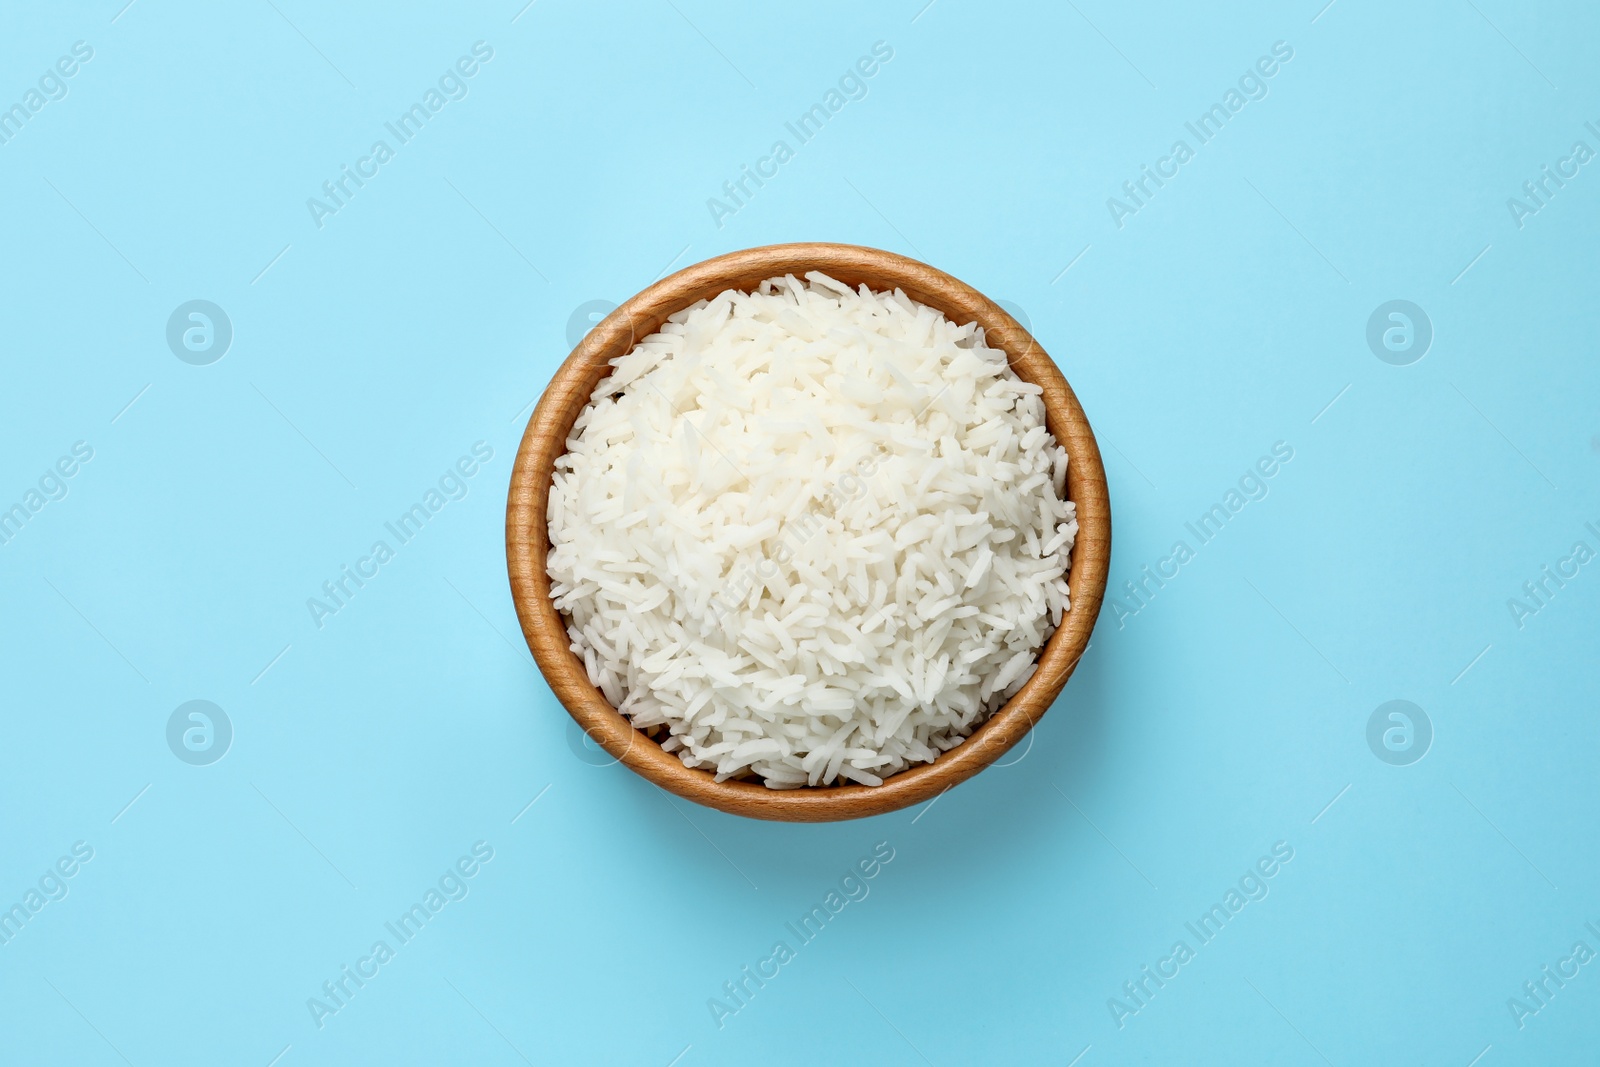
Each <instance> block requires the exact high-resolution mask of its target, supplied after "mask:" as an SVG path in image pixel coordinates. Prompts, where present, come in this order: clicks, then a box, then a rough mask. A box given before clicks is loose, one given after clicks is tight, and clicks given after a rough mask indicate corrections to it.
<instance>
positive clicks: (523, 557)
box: [506, 244, 1111, 822]
mask: <svg viewBox="0 0 1600 1067" xmlns="http://www.w3.org/2000/svg"><path fill="white" fill-rule="evenodd" d="M811 270H820V271H823V272H824V273H826V274H828V275H830V276H832V277H834V278H837V279H838V280H840V281H842V282H846V283H848V284H849V285H851V286H852V287H854V286H856V285H859V284H860V283H862V282H865V283H866V284H867V285H868V287H870V288H872V289H875V290H887V289H894V288H896V287H898V288H900V289H902V290H904V291H905V293H906V295H907V296H909V297H911V298H912V299H913V300H917V301H920V302H921V303H924V304H927V305H928V306H930V307H933V308H937V309H938V310H939V311H941V312H943V313H944V314H945V315H946V316H947V317H949V318H950V319H951V320H952V321H953V322H956V323H958V324H964V323H968V322H973V321H976V322H977V323H978V324H979V325H981V326H982V327H983V328H984V331H985V333H986V335H987V337H988V342H989V344H990V345H991V346H993V347H996V348H1002V349H1004V350H1005V352H1006V355H1007V357H1008V359H1009V360H1010V362H1011V366H1012V367H1013V368H1014V369H1015V370H1016V372H1017V375H1018V376H1019V377H1021V378H1022V379H1023V380H1024V381H1028V382H1032V383H1033V384H1035V385H1038V386H1040V387H1041V388H1042V389H1043V390H1044V396H1043V400H1044V405H1045V411H1046V419H1045V421H1046V426H1047V427H1048V429H1049V430H1050V432H1051V433H1052V434H1054V435H1055V438H1056V440H1057V441H1059V442H1061V444H1062V445H1063V446H1065V448H1066V450H1067V455H1068V457H1069V463H1068V465H1067V496H1068V497H1069V498H1070V499H1071V500H1072V501H1074V502H1075V503H1076V504H1077V509H1078V538H1077V543H1076V545H1075V546H1074V548H1073V552H1072V567H1071V570H1070V572H1069V574H1068V578H1067V581H1068V586H1069V588H1070V590H1071V595H1072V607H1071V610H1070V611H1069V612H1068V613H1067V615H1066V617H1065V618H1063V619H1062V622H1061V626H1060V628H1059V629H1058V630H1057V631H1056V632H1055V634H1054V635H1052V637H1051V638H1050V640H1049V641H1048V642H1047V643H1046V645H1045V648H1044V653H1043V655H1042V656H1041V657H1040V664H1039V669H1038V671H1036V672H1035V673H1034V676H1033V677H1032V678H1031V679H1029V680H1028V682H1027V684H1026V685H1024V686H1023V687H1022V689H1021V690H1019V691H1018V692H1017V694H1016V695H1015V696H1013V697H1012V698H1011V699H1010V700H1009V701H1008V702H1007V703H1006V704H1005V705H1004V706H1003V707H1002V708H1001V709H1000V710H999V711H997V712H996V713H995V714H994V715H992V716H991V717H990V718H989V719H988V720H987V721H986V722H985V723H984V724H983V725H982V726H980V727H978V729H977V730H976V731H974V732H973V734H972V736H971V737H969V738H967V740H966V741H964V742H963V743H962V744H960V745H958V746H956V747H955V748H954V749H952V750H951V751H949V752H946V753H944V754H942V755H941V756H940V757H939V758H938V759H937V760H935V761H934V762H933V763H928V764H921V765H918V766H915V767H912V768H910V769H907V770H904V771H901V772H900V773H898V774H894V775H891V776H890V777H888V778H887V779H885V780H884V784H883V785H881V786H876V787H873V786H863V785H838V786H819V787H814V788H807V789H783V790H775V789H768V788H767V787H766V786H764V785H761V784H759V783H756V782H740V781H730V782H720V783H719V782H716V781H714V779H713V775H712V774H711V772H709V771H705V770H694V769H690V768H688V767H685V766H684V765H683V763H682V762H681V761H680V760H679V759H678V757H677V756H676V755H675V754H673V753H669V752H664V751H662V749H661V747H660V745H658V744H657V743H656V742H655V741H654V740H652V739H651V738H649V737H647V736H646V735H644V734H643V733H640V732H639V731H638V730H635V729H634V728H633V726H632V725H631V724H630V723H629V722H628V720H627V719H625V718H624V717H623V716H622V715H621V714H620V713H618V712H617V710H616V709H615V708H613V707H612V706H611V705H610V704H609V703H608V702H607V701H606V699H605V697H604V696H603V695H602V694H601V693H600V691H599V690H598V689H596V688H595V687H594V686H593V685H591V684H589V679H588V676H587V674H586V673H585V671H584V668H583V663H582V661H581V660H580V659H579V658H578V657H577V656H576V655H574V654H573V652H572V650H571V641H570V639H569V638H568V635H567V630H566V624H565V622H564V621H563V619H562V617H561V615H560V613H559V612H557V611H556V609H555V606H554V605H553V604H552V603H551V600H550V576H549V574H548V573H547V572H546V570H545V558H546V555H547V553H548V552H549V550H550V541H549V534H548V531H547V530H546V526H545V520H546V505H547V503H548V498H549V493H550V481H551V472H552V470H553V469H554V464H555V461H556V458H557V457H558V456H560V455H561V453H562V452H564V451H565V450H566V439H567V435H568V434H569V433H570V432H571V430H572V426H573V423H574V422H576V421H577V418H578V413H579V412H580V411H581V410H582V409H583V407H584V405H585V404H587V403H588V401H589V396H590V394H591V393H592V392H593V391H594V387H595V386H596V385H597V384H598V383H599V381H600V379H601V378H603V377H605V375H606V373H607V372H608V371H609V369H610V362H611V360H612V359H615V358H616V357H618V356H621V355H624V354H625V353H626V352H628V351H629V350H630V349H631V348H632V347H633V345H634V342H635V341H637V340H640V339H642V338H644V337H646V336H648V335H649V334H651V333H653V332H655V331H656V330H658V329H659V328H660V327H661V324H662V323H663V322H665V321H666V319H667V316H669V315H671V314H672V313H673V312H675V311H679V310H681V309H683V308H685V307H687V306H689V305H690V304H692V303H694V302H695V301H697V300H707V299H710V298H712V297H714V296H716V295H717V294H718V293H720V292H722V291H724V290H726V289H739V290H745V291H748V290H751V289H753V288H754V287H755V286H756V285H758V284H759V283H760V282H761V281H762V280H764V279H766V278H771V277H776V276H779V275H783V274H793V275H795V276H797V277H801V276H803V275H804V274H805V273H806V272H807V271H811ZM1110 562H1111V502H1110V498H1109V496H1108V494H1107V491H1106V476H1105V467H1104V465H1103V464H1102V462H1101V459H1100V449H1099V447H1098V445H1096V443H1095V439H1094V432H1093V431H1092V430H1091V429H1090V427H1089V420H1088V419H1087V418H1085V416H1084V413H1083V408H1082V407H1081V406H1080V405H1079V403H1078V398H1077V396H1075V395H1074V394H1073V392H1072V388H1071V387H1070V386H1069V385H1068V384H1067V380H1066V378H1065V377H1063V376H1062V374H1061V370H1060V368H1058V367H1057V366H1056V364H1055V363H1054V362H1053V361H1052V360H1051V359H1050V357H1049V355H1047V354H1046V353H1045V351H1044V349H1043V348H1042V347H1041V346H1040V345H1039V343H1038V342H1037V341H1036V340H1034V338H1033V337H1032V336H1031V335H1030V334H1029V333H1028V331H1027V330H1025V329H1023V328H1022V326H1021V325H1020V324H1019V323H1018V322H1017V321H1016V320H1015V319H1013V318H1012V317H1011V316H1010V315H1009V314H1007V313H1006V312H1005V311H1004V310H1003V309H1002V308H1000V307H999V306H998V305H996V304H995V303H994V302H993V301H991V300H989V299H988V298H987V297H985V296H984V295H983V294H982V293H980V292H978V291H977V290H976V289H974V288H972V287H971V286H969V285H966V284H965V283H963V282H960V281H958V280H956V279H955V278H952V277H951V276H950V275H948V274H945V273H944V272H942V271H939V270H936V269H934V268H933V267H930V266H928V265H927V264H925V263H920V262H918V261H917V260H914V259H908V258H907V257H905V256H901V255H896V254H895V253H893V252H884V251H881V250H879V249H875V248H864V247H861V246H858V245H841V244H786V245H770V246H767V247H764V248H751V249H746V250H745V251H742V252H733V253H730V254H728V255H725V256H718V257H716V258H715V259H708V260H706V261H705V262H703V263H697V264H695V265H694V266H691V267H687V268H685V269H683V270H681V271H679V272H677V273H676V274H673V275H670V276H669V277H666V278H663V279H662V280H661V281H658V282H656V283H655V284H654V285H652V286H650V287H649V288H648V289H645V290H644V291H643V292H641V293H639V294H638V295H637V296H635V297H633V298H632V299H631V300H629V301H628V302H627V303H625V304H623V305H622V306H621V307H619V308H617V309H616V310H615V311H613V312H612V313H611V314H610V315H608V316H607V317H606V318H605V319H604V320H603V321H601V322H600V323H599V325H597V326H596V327H595V328H594V329H593V330H591V331H590V332H589V334H588V336H586V337H585V338H584V339H583V340H582V341H581V342H580V343H579V345H578V347H577V348H575V349H573V350H572V354H571V355H569V356H568V357H567V359H566V362H564V363H563V364H562V365H561V367H560V368H559V369H558V370H557V371H556V374H555V377H554V378H552V379H551V381H550V385H549V388H547V389H546V390H545V392H544V395H543V397H541V398H540V400H539V403H538V406H537V407H535V408H534V411H533V415H532V416H531V417H530V418H529V420H528V426H527V430H526V431H525V432H524V433H523V436H522V444H521V446H520V447H519V448H518V450H517V460H516V465H515V467H514V469H513V470H512V474H511V488H510V491H509V494H508V496H507V500H506V565H507V568H508V570H509V572H510V578H511V595H512V599H513V600H514V601H515V603H516V608H517V617H518V618H519V619H520V620H521V623H522V633H523V636H524V637H525V638H526V639H527V641H528V648H529V649H530V650H532V652H533V658H534V660H535V661H536V662H537V663H538V665H539V669H540V670H541V671H542V672H544V676H545V679H546V680H547V681H548V682H549V683H550V688H551V689H552V690H553V691H554V692H555V695H556V697H557V699H559V700H560V701H561V703H562V705H563V706H565V707H566V709H567V711H568V712H570V713H571V715H572V717H573V718H574V719H575V720H577V722H578V724H579V725H580V726H582V727H583V729H584V731H585V732H586V733H588V735H589V736H590V737H592V738H594V740H595V741H596V742H597V743H598V744H600V745H601V746H602V747H604V748H605V749H606V751H607V752H609V753H611V755H612V756H614V757H616V758H617V759H618V760H620V761H621V762H623V763H624V764H626V765H627V766H628V767H629V768H631V769H632V770H634V771H635V772H637V773H639V774H641V775H643V776H644V777H645V778H647V779H649V780H650V781H652V782H654V783H655V784H656V785H659V786H661V787H662V788H663V789H668V790H670V791H672V792H673V793H676V794H677V795H679V796H681V797H684V798H686V799H688V800H692V801H695V802H696V803H698V804H704V805H707V806H708V807H712V808H717V809H720V810H722V811H726V812H731V813H732V814H735V815H745V816H749V817H752V818H757V819H777V820H784V821H790V822H825V821H829V820H834V819H855V818H861V817H864V816H868V815H880V814H883V813H884V812H889V811H895V810H897V809H899V808H904V807H907V806H909V805H912V804H917V803H920V802H922V801H926V800H931V799H933V798H934V797H936V796H938V795H939V794H941V793H943V792H944V791H945V790H946V789H949V788H950V787H951V786H954V785H957V784H959V783H961V782H963V781H965V780H966V779H968V778H970V777H972V776H973V775H974V774H977V773H978V772H979V771H981V770H982V769H983V768H985V767H987V766H988V765H989V764H990V763H993V762H994V761H995V760H997V759H999V758H1000V757H1001V756H1002V755H1004V754H1005V752H1006V751H1007V750H1008V749H1009V748H1010V747H1011V746H1012V745H1013V744H1015V743H1016V742H1017V741H1018V740H1020V739H1021V737H1022V736H1023V734H1025V733H1026V732H1027V731H1028V730H1029V729H1030V728H1032V726H1033V725H1034V724H1035V723H1037V722H1038V721H1039V719H1040V718H1041V717H1042V716H1043V715H1044V713H1045V712H1046V711H1048V710H1049V708H1050V704H1051V702H1052V701H1054V700H1055V698H1056V697H1057V696H1058V695H1059V694H1060V692H1061V688H1062V686H1064V685H1065V684H1066V682H1067V679H1068V678H1069V677H1071V675H1072V672H1073V669H1074V668H1075V667H1077V665H1078V659H1079V657H1081V656H1082V655H1083V652H1084V649H1085V648H1086V647H1087V646H1088V644H1089V634H1090V632H1091V631H1092V630H1093V629H1094V623H1095V619H1096V617H1097V616H1098V615H1099V613H1100V604H1101V601H1102V600H1103V598H1104V596H1105V586H1106V572H1107V569H1108V567H1109V566H1110Z"/></svg>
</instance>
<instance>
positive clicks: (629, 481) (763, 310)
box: [548, 272, 1078, 789]
mask: <svg viewBox="0 0 1600 1067" xmlns="http://www.w3.org/2000/svg"><path fill="white" fill-rule="evenodd" d="M612 367H613V369H612V372H611V374H610V376H609V377H607V378H605V379H604V380H602V381H601V382H600V384H599V385H598V386H597V387H596V388H595V391H594V395H593V397H592V398H591V400H590V402H589V404H588V406H587V407H586V408H585V409H584V410H583V412H582V413H581V414H580V415H579V416H578V421H577V423H576V425H574V426H573V429H572V433H571V434H570V435H569V437H568V440H567V452H566V454H565V455H563V456H562V457H561V458H560V459H559V460H557V461H556V467H555V478H554V484H553V485H552V487H551V491H550V507H549V530H550V544H551V551H550V556H549V562H548V566H549V572H550V579H551V590H550V595H551V597H552V598H553V599H554V601H555V605H556V607H557V608H558V609H559V610H560V611H561V612H563V613H564V615H565V617H566V620H567V624H568V625H567V631H568V633H569V635H570V636H571V638H572V650H573V652H575V653H576V654H577V655H579V656H580V657H582V659H583V662H584V665H585V666H586V668H587V669H588V673H589V679H590V681H591V682H593V683H594V684H595V685H596V686H598V687H599V689H600V690H601V692H603V693H604V694H605V696H606V699H608V700H609V701H611V703H612V704H613V705H614V706H616V707H617V708H618V709H619V710H620V711H622V712H623V714H625V715H627V716H628V717H629V718H630V719H631V720H632V721H633V723H634V725H635V726H637V727H640V728H643V729H649V728H652V727H662V726H664V727H666V728H667V731H668V732H669V733H670V737H667V738H665V739H664V742H663V747H664V748H666V749H667V750H669V751H675V752H677V753H678V755H679V758H681V759H682V760H683V762H684V764H685V765H687V766H690V767H706V768H711V769H714V770H715V772H716V776H717V779H718V780H719V781H721V780H724V779H727V778H730V777H739V776H749V775H752V774H753V775H759V776H760V777H761V778H762V779H763V780H764V781H765V782H766V784H767V785H768V786H770V787H772V788H775V789H784V788H793V787H797V786H806V785H826V784H832V783H836V782H839V781H841V780H849V781H853V782H860V783H864V784H866V785H880V784H882V781H883V779H884V777H885V776H887V775H889V774H892V773H894V772H895V771H899V770H903V769H904V768H906V767H908V766H910V765H911V764H914V763H919V762H925V761H929V760H932V759H934V758H935V757H937V756H938V755H939V753H941V752H944V751H947V750H948V749H951V748H953V747H955V746H956V745H958V744H960V743H961V740H962V739H963V738H964V737H966V736H967V735H968V734H970V733H971V732H972V731H973V729H974V728H976V727H977V725H978V724H979V723H981V722H982V721H983V719H984V718H985V716H987V715H988V714H989V713H990V712H992V711H993V710H995V709H996V708H998V707H999V706H1000V705H1001V704H1003V703H1004V702H1005V701H1006V700H1007V699H1008V698H1009V697H1010V696H1011V695H1012V694H1013V693H1015V692H1016V691H1017V690H1018V689H1020V688H1021V687H1022V685H1023V683H1024V682H1026V681H1027V680H1028V679H1029V678H1030V677H1031V676H1032V675H1033V672H1034V670H1035V667H1036V665H1037V662H1036V661H1037V658H1038V653H1039V649H1040V648H1041V647H1042V646H1043V644H1044V642H1045V641H1046V640H1047V639H1048V638H1049V636H1050V634H1051V633H1053V632H1054V630H1055V628H1056V627H1057V626H1058V625H1060V622H1061V616H1062V613H1063V612H1064V611H1066V610H1067V607H1068V599H1067V582H1066V575H1067V568H1068V564H1069V562H1070V557H1071V552H1072V544H1073V539H1074V537H1075V536H1076V534H1077V531H1078V523H1077V518H1076V515H1075V511H1074V508H1073V505H1072V503H1071V502H1069V501H1067V500H1065V499H1064V498H1065V495H1066V494H1065V491H1064V490H1065V482H1066V473H1067V455H1066V451H1065V450H1064V449H1063V448H1061V447H1060V446H1059V445H1058V444H1057V443H1056V441H1055V438H1054V437H1052V436H1051V435H1050V434H1049V433H1048V432H1047V431H1046V429H1045V424H1044V403H1043V401H1042V400H1041V399H1040V392H1041V390H1040V389H1039V387H1038V386H1035V385H1030V384H1028V383H1026V382H1023V381H1022V380H1021V379H1019V378H1018V377H1017V375H1016V373H1015V372H1014V371H1012V369H1011V368H1010V366H1008V365H1007V363H1006V358H1005V354H1004V353H1003V352H1001V351H999V350H996V349H991V348H989V347H987V346H986V345H985V344H984V337H983V330H982V328H980V327H978V326H977V325H976V324H975V323H969V324H967V325H964V326H957V325H955V324H954V323H952V322H951V321H950V320H949V319H947V318H945V317H944V316H943V315H941V314H940V313H939V312H937V311H935V310H933V309H932V308H929V307H926V306H924V305H922V304H919V303H917V302H915V301H913V300H911V299H909V298H908V297H906V295H905V294H904V293H902V292H900V291H898V290H896V291H895V292H893V293H878V292H873V291H871V290H869V289H868V288H867V287H866V286H864V285H863V286H862V287H861V288H860V289H859V290H858V291H855V292H852V291H851V290H850V288H849V287H848V286H845V285H843V284H841V283H839V282H837V281H834V280H833V279H832V278H829V277H827V276H826V275H823V274H819V273H816V272H813V273H810V274H807V275H806V281H805V282H802V281H800V280H799V279H797V278H795V277H793V276H792V275H791V276H788V277H783V278H773V279H770V280H768V281H765V282H763V283H762V284H761V286H760V287H759V289H758V290H757V291H756V292H755V293H743V292H737V291H734V290H729V291H727V292H724V293H722V294H720V295H718V296H717V297H716V298H715V299H713V300H710V301H701V302H699V303H697V304H695V305H694V306H693V307H690V308H687V309H685V310H683V311H680V312H678V313H677V314H675V315H673V316H672V317H671V318H670V319H669V320H668V321H667V322H666V324H665V325H663V326H662V328H661V331H660V332H659V333H655V334H651V335H650V336H649V337H646V338H645V339H644V340H643V341H641V342H639V344H638V345H637V346H636V347H635V348H634V349H633V351H631V352H630V353H628V354H627V355H625V356H622V357H620V358H618V359H616V360H614V361H613V362H612Z"/></svg>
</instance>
